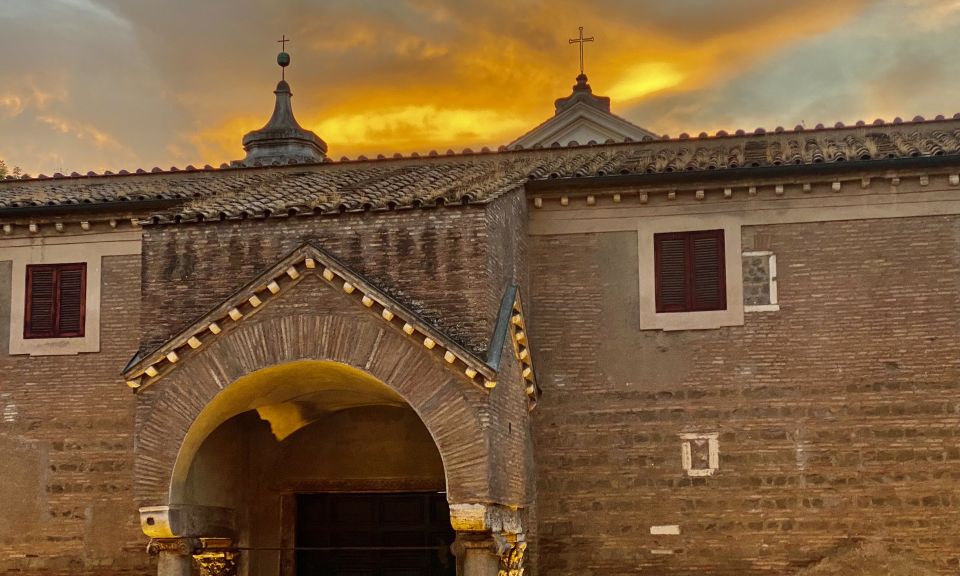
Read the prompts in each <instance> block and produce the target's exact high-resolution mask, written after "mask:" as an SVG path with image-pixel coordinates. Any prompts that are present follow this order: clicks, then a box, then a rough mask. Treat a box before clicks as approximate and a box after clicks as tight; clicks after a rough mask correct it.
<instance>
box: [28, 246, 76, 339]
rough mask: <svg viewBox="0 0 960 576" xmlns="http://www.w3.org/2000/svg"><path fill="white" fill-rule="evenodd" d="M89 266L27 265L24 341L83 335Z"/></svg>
mask: <svg viewBox="0 0 960 576" xmlns="http://www.w3.org/2000/svg"><path fill="white" fill-rule="evenodd" d="M86 297H87V265H86V264H39V265H34V266H27V302H26V314H25V315H24V327H23V337H24V338H75V337H80V336H83V324H84V312H85V310H84V308H85V306H84V305H85V303H86Z"/></svg>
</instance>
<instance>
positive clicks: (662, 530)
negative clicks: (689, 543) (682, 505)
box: [650, 524, 680, 536]
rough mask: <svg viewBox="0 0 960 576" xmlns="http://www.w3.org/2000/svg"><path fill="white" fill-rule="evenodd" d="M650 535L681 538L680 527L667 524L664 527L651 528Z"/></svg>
mask: <svg viewBox="0 0 960 576" xmlns="http://www.w3.org/2000/svg"><path fill="white" fill-rule="evenodd" d="M650 534H651V535H653V536H679V535H680V526H679V525H677V524H665V525H663V526H651V527H650Z"/></svg>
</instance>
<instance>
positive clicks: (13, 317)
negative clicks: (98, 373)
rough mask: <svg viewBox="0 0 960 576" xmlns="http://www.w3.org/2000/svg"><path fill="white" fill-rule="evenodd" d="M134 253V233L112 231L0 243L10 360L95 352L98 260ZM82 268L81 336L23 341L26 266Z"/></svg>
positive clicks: (136, 248) (137, 237) (136, 241)
mask: <svg viewBox="0 0 960 576" xmlns="http://www.w3.org/2000/svg"><path fill="white" fill-rule="evenodd" d="M134 254H140V232H139V231H137V232H114V233H107V234H89V235H77V236H55V237H32V238H13V239H10V240H0V261H11V262H12V269H11V271H10V272H11V273H10V277H11V286H10V324H9V330H10V345H9V353H10V354H11V355H19V354H28V355H30V356H65V355H72V354H80V353H87V352H99V351H100V313H101V310H100V290H101V268H102V260H103V257H104V256H127V255H134ZM80 262H82V263H85V264H86V265H87V277H86V280H87V285H86V303H85V314H86V316H85V318H84V329H83V336H78V337H75V338H24V337H23V328H24V316H25V313H26V305H27V294H26V287H27V266H28V265H31V264H68V263H80Z"/></svg>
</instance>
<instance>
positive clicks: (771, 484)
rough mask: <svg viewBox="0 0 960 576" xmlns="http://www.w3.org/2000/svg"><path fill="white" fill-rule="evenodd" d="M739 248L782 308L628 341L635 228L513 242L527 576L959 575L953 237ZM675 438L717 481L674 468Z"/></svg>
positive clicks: (780, 230)
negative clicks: (527, 403) (868, 566)
mask: <svg viewBox="0 0 960 576" xmlns="http://www.w3.org/2000/svg"><path fill="white" fill-rule="evenodd" d="M743 249H744V250H754V249H769V250H772V251H773V252H774V253H775V254H776V256H777V265H778V269H779V295H780V306H781V310H780V311H779V312H759V313H747V315H746V321H745V325H744V326H741V327H732V328H723V329H718V330H705V331H687V332H669V333H668V332H660V331H640V330H639V329H638V317H637V292H638V274H639V270H638V262H637V238H636V233H635V232H620V233H607V234H577V235H560V236H535V237H531V238H530V270H531V276H532V278H533V284H532V302H531V303H530V304H529V307H530V308H531V310H530V311H529V312H530V315H531V317H532V318H533V320H532V326H531V332H532V338H533V339H532V343H533V345H534V352H535V354H536V356H535V358H536V359H537V361H538V363H539V367H540V377H541V385H542V386H543V388H544V396H543V399H542V401H541V404H540V407H539V408H538V409H537V411H536V412H534V441H535V445H536V454H537V467H538V482H537V490H538V515H539V531H540V534H539V538H540V554H539V558H540V570H539V574H549V575H550V576H560V575H564V574H578V575H581V574H604V575H615V574H624V575H626V574H637V573H651V574H691V573H697V574H717V575H730V576H734V575H737V576H743V575H750V574H789V573H791V572H792V571H794V570H795V569H796V568H798V567H801V566H805V565H807V564H810V563H813V562H815V561H817V560H819V559H820V558H823V557H825V556H830V555H831V554H833V553H835V552H836V551H837V550H839V549H841V548H843V547H845V546H848V545H850V544H851V541H852V540H855V539H858V538H866V539H877V540H882V541H884V542H886V543H888V544H890V545H892V546H894V547H898V548H901V549H908V550H911V551H912V552H914V553H916V554H918V555H919V556H920V557H922V558H924V559H925V560H927V561H930V562H932V563H934V564H935V565H937V566H938V567H939V568H940V570H941V571H942V573H943V574H945V575H946V574H954V573H956V571H957V569H958V568H960V536H958V533H957V530H956V526H957V524H958V522H960V492H958V487H960V402H958V396H957V393H958V390H960V360H958V359H960V316H958V310H960V219H958V218H957V217H924V218H905V219H888V220H860V221H844V222H829V223H811V224H791V225H777V226H758V227H751V228H745V229H744V235H743ZM690 432H706V433H709V432H716V433H718V434H719V455H720V456H719V470H718V471H717V472H716V474H715V475H714V476H710V477H705V478H691V477H688V476H686V475H685V473H684V471H683V470H682V469H681V438H680V435H681V434H683V433H690ZM662 525H677V526H679V530H680V534H679V535H652V534H651V526H662Z"/></svg>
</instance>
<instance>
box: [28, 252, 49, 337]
mask: <svg viewBox="0 0 960 576" xmlns="http://www.w3.org/2000/svg"><path fill="white" fill-rule="evenodd" d="M56 300H57V285H56V269H55V267H53V266H27V310H26V312H27V313H26V322H25V325H24V327H23V336H24V338H49V337H51V336H53V334H54V330H55V328H56V319H57V318H56V311H55V309H54V304H55V303H56Z"/></svg>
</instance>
